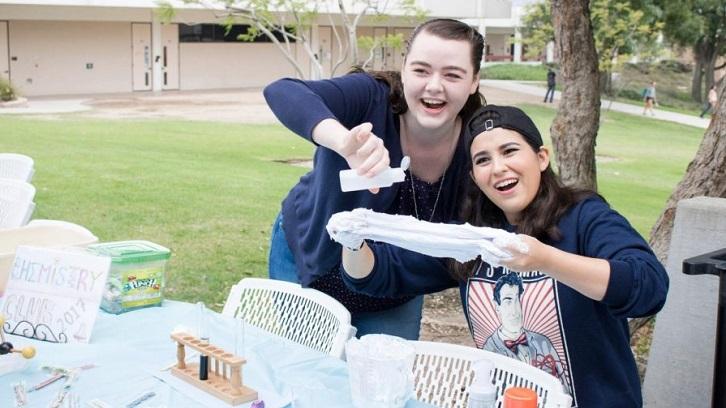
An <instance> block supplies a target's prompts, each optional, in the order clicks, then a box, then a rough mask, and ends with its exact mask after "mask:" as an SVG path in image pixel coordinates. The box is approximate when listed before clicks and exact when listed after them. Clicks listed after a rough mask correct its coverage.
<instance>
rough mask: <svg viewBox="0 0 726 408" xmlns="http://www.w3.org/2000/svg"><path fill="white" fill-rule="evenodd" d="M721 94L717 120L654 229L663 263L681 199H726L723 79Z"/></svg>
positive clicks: (654, 242)
mask: <svg viewBox="0 0 726 408" xmlns="http://www.w3.org/2000/svg"><path fill="white" fill-rule="evenodd" d="M718 94H719V96H718V103H717V104H716V106H715V107H714V108H713V119H712V120H711V124H710V125H709V127H708V129H707V130H706V134H705V135H704V136H703V140H702V141H701V146H700V147H699V148H698V152H697V153H696V157H694V159H693V161H691V163H690V164H689V165H688V168H687V169H686V174H685V175H684V176H683V179H682V180H681V181H680V182H679V183H678V185H677V186H676V188H675V190H674V191H673V193H672V194H671V196H670V198H668V201H667V202H666V207H665V210H664V211H663V213H661V215H660V217H659V218H658V221H656V223H655V226H654V227H653V230H651V232H650V244H651V246H652V247H653V250H654V251H655V254H656V255H658V258H659V259H660V260H661V261H663V262H665V259H666V255H667V251H668V247H669V246H670V242H671V230H672V229H673V218H674V217H675V211H676V204H678V201H680V200H683V199H685V198H691V197H696V196H707V197H722V198H726V103H725V102H724V98H726V81H721V86H720V89H719V90H718Z"/></svg>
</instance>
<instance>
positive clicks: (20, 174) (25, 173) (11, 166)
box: [0, 153, 35, 183]
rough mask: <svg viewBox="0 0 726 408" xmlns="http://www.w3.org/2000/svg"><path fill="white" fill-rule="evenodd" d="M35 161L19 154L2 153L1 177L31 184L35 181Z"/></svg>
mask: <svg viewBox="0 0 726 408" xmlns="http://www.w3.org/2000/svg"><path fill="white" fill-rule="evenodd" d="M34 172H35V170H34V169H33V159H32V158H30V157H28V156H26V155H24V154H17V153H0V177H2V178H9V179H14V180H20V181H25V182H27V183H30V180H32V179H33V173H34Z"/></svg>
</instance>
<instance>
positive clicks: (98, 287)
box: [0, 246, 111, 343]
mask: <svg viewBox="0 0 726 408" xmlns="http://www.w3.org/2000/svg"><path fill="white" fill-rule="evenodd" d="M110 266H111V259H110V258H107V257H100V256H95V255H91V254H87V253H85V252H82V251H81V250H57V249H48V248H35V247H29V246H20V247H18V249H17V251H15V262H14V263H13V267H12V269H11V270H10V279H9V281H8V286H7V290H6V291H5V296H4V297H3V298H2V304H1V305H0V311H1V312H2V314H3V315H4V316H5V319H6V321H5V325H4V327H3V329H4V330H5V332H6V333H11V334H16V335H19V336H25V337H29V338H35V339H39V340H45V341H50V342H53V343H88V340H89V339H90V337H91V330H92V329H93V324H94V322H95V321H96V315H97V314H98V306H99V304H100V303H101V294H102V293H103V288H104V286H105V284H106V277H107V276H108V270H109V268H110Z"/></svg>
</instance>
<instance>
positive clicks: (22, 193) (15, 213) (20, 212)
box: [0, 178, 35, 228]
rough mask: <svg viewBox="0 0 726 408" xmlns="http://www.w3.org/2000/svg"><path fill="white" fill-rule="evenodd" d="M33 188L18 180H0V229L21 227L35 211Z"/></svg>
mask: <svg viewBox="0 0 726 408" xmlns="http://www.w3.org/2000/svg"><path fill="white" fill-rule="evenodd" d="M34 197H35V187H33V185H32V184H30V183H26V182H24V181H20V180H13V179H6V178H0V228H14V227H22V226H23V225H25V224H27V223H28V221H29V220H30V217H31V216H32V215H33V211H34V210H35V203H34V202H33V198H34Z"/></svg>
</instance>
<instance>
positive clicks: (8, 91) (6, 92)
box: [0, 77, 18, 102]
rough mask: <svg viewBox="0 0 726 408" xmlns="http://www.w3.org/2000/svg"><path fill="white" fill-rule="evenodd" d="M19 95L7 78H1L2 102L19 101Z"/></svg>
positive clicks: (0, 99) (0, 92)
mask: <svg viewBox="0 0 726 408" xmlns="http://www.w3.org/2000/svg"><path fill="white" fill-rule="evenodd" d="M17 97H18V94H17V93H16V92H15V88H13V86H12V85H11V84H10V81H8V80H7V79H5V78H1V77H0V101H3V102H7V101H12V100H15V99H17Z"/></svg>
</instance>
